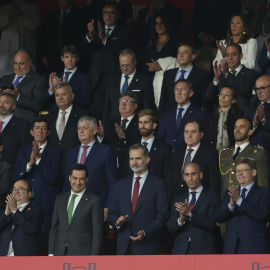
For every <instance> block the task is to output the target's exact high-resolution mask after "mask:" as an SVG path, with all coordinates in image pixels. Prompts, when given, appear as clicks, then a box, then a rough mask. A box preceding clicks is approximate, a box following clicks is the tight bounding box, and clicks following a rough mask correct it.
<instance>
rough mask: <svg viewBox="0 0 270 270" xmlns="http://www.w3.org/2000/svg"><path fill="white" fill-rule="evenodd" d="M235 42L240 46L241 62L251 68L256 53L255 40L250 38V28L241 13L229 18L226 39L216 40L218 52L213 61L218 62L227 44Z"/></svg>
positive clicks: (222, 56) (223, 55)
mask: <svg viewBox="0 0 270 270" xmlns="http://www.w3.org/2000/svg"><path fill="white" fill-rule="evenodd" d="M230 43H236V44H239V45H240V46H241V47H242V53H243V58H242V60H241V64H242V65H244V66H245V67H246V68H251V69H253V68H254V66H255V61H256V54H257V41H256V39H254V38H250V30H249V27H248V25H247V23H246V21H245V19H244V18H243V17H242V16H241V15H235V16H233V17H232V18H231V20H230V26H229V28H228V34H227V39H226V40H221V41H217V47H218V52H217V55H216V58H215V60H214V62H213V63H215V61H217V62H218V64H219V62H220V60H221V59H223V58H224V57H225V49H226V46H227V44H230Z"/></svg>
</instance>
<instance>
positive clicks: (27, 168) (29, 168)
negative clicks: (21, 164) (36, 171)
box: [26, 164, 32, 173]
mask: <svg viewBox="0 0 270 270" xmlns="http://www.w3.org/2000/svg"><path fill="white" fill-rule="evenodd" d="M31 169H32V167H29V166H28V164H26V172H27V173H28V172H30V171H31Z"/></svg>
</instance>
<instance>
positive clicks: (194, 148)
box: [186, 142, 201, 153]
mask: <svg viewBox="0 0 270 270" xmlns="http://www.w3.org/2000/svg"><path fill="white" fill-rule="evenodd" d="M200 145H201V142H199V143H198V144H197V145H195V146H193V147H189V146H187V149H186V153H187V152H188V149H193V151H197V150H198V149H199V147H200Z"/></svg>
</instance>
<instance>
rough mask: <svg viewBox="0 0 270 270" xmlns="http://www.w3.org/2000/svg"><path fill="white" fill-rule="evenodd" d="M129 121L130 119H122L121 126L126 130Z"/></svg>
mask: <svg viewBox="0 0 270 270" xmlns="http://www.w3.org/2000/svg"><path fill="white" fill-rule="evenodd" d="M127 122H128V119H122V121H121V124H120V128H121V129H122V130H123V131H125V130H126V123H127Z"/></svg>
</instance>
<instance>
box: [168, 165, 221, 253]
mask: <svg viewBox="0 0 270 270" xmlns="http://www.w3.org/2000/svg"><path fill="white" fill-rule="evenodd" d="M202 177H203V173H202V171H201V170H200V167H199V165H198V164H196V163H190V164H188V165H187V166H186V167H185V170H184V179H185V182H186V184H187V186H188V192H186V193H183V194H181V195H179V196H177V197H176V198H175V199H174V203H173V204H172V209H171V217H170V221H169V225H168V230H169V232H170V233H171V234H172V236H174V238H175V239H174V245H173V250H172V254H215V253H216V239H215V227H216V223H215V218H214V215H215V211H216V209H217V207H218V205H219V202H220V199H219V194H217V193H216V192H213V191H210V190H206V189H205V188H204V186H202V183H201V180H202Z"/></svg>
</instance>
